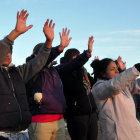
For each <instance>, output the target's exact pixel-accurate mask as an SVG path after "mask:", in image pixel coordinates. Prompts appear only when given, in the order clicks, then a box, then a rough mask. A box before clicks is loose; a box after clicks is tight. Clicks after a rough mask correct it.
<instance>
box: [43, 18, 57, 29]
mask: <svg viewBox="0 0 140 140" xmlns="http://www.w3.org/2000/svg"><path fill="white" fill-rule="evenodd" d="M52 22H53V20H52V19H51V21H50V23H49V19H47V21H46V22H45V25H44V26H45V27H49V28H52V29H54V26H55V23H53V25H52Z"/></svg>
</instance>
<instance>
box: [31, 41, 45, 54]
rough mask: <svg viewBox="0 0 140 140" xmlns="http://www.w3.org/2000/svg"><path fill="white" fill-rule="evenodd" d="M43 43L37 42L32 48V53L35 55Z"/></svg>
mask: <svg viewBox="0 0 140 140" xmlns="http://www.w3.org/2000/svg"><path fill="white" fill-rule="evenodd" d="M43 45H44V43H39V44H37V45H36V46H35V47H34V49H33V54H35V55H37V54H38V51H39V49H40V48H41V47H42V46H43Z"/></svg>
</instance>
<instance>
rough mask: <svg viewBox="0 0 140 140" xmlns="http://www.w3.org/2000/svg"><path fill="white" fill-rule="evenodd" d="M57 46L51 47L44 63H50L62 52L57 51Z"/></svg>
mask: <svg viewBox="0 0 140 140" xmlns="http://www.w3.org/2000/svg"><path fill="white" fill-rule="evenodd" d="M58 48H59V46H57V47H53V48H52V49H51V52H50V55H49V58H48V61H47V63H46V65H48V64H50V63H51V62H52V61H53V60H54V59H55V58H56V57H57V56H58V55H60V53H62V51H59V49H58Z"/></svg>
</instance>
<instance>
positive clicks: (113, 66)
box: [103, 61, 119, 79]
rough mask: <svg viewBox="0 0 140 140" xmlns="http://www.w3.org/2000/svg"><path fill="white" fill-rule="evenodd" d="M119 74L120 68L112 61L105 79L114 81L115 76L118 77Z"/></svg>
mask: <svg viewBox="0 0 140 140" xmlns="http://www.w3.org/2000/svg"><path fill="white" fill-rule="evenodd" d="M118 74H119V71H118V67H117V65H116V64H115V62H113V61H112V62H110V64H109V65H108V66H107V69H106V73H105V74H104V75H103V77H105V78H107V79H112V78H114V77H115V76H117V75H118Z"/></svg>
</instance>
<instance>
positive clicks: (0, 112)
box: [0, 10, 55, 140]
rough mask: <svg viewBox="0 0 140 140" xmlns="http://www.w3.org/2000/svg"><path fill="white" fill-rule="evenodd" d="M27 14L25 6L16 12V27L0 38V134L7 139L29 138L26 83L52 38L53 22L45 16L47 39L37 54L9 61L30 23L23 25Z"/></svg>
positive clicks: (40, 63)
mask: <svg viewBox="0 0 140 140" xmlns="http://www.w3.org/2000/svg"><path fill="white" fill-rule="evenodd" d="M27 17H28V13H27V11H26V10H22V11H21V12H20V14H19V12H18V13H17V24H16V27H15V29H14V30H13V31H12V32H11V33H10V34H9V35H8V36H7V37H5V38H4V39H3V40H1V41H0V104H1V106H0V136H3V137H5V138H9V139H10V140H13V139H14V140H18V139H19V138H20V139H22V140H23V139H24V140H27V139H28V138H27V137H26V135H25V134H23V132H22V131H23V130H25V129H27V128H28V126H29V124H30V122H31V114H30V112H29V108H28V103H27V97H26V89H25V83H27V82H28V80H30V79H31V78H32V77H33V76H34V75H35V74H36V73H37V72H39V71H40V69H41V68H42V67H43V66H44V65H45V64H46V62H47V59H48V56H49V54H50V51H51V49H50V48H51V46H52V41H53V38H54V34H53V29H54V26H55V24H53V25H52V20H51V22H50V25H48V23H49V20H47V22H46V23H45V25H44V30H43V31H44V34H45V36H46V38H47V39H46V40H47V41H46V42H45V43H44V46H42V48H41V49H40V50H39V53H38V56H37V57H36V58H35V59H33V60H32V61H30V62H29V63H27V64H23V65H20V66H18V67H15V66H13V65H11V61H12V45H13V42H14V40H15V39H16V38H17V37H18V36H19V35H21V34H23V33H25V32H26V31H28V30H29V29H30V28H31V27H32V25H30V26H28V27H27V26H26V20H27Z"/></svg>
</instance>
